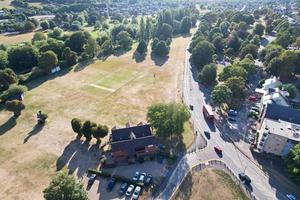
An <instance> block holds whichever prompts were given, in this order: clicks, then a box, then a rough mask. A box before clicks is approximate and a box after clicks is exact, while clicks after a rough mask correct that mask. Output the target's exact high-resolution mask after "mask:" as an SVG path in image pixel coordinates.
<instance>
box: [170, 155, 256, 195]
mask: <svg viewBox="0 0 300 200" xmlns="http://www.w3.org/2000/svg"><path fill="white" fill-rule="evenodd" d="M206 168H215V169H219V170H222V171H224V172H226V173H227V174H229V175H230V177H231V178H232V180H233V181H234V182H235V184H237V185H239V187H240V188H241V189H242V190H243V192H244V193H245V194H246V195H247V197H248V198H250V199H251V200H257V198H256V197H255V196H254V194H252V193H251V192H250V191H249V190H247V188H246V187H245V186H244V184H243V182H241V181H240V179H239V178H238V177H237V176H236V175H235V174H234V173H233V172H232V170H231V169H230V168H229V167H228V166H227V165H226V164H225V163H224V162H222V161H220V160H210V161H208V162H206V163H200V164H198V165H196V166H194V167H193V168H192V169H191V170H190V171H189V173H195V172H200V171H201V170H203V169H206ZM189 173H187V174H186V175H185V177H186V176H187V175H188V174H189ZM185 177H184V178H183V179H182V180H181V183H180V184H179V185H178V187H177V188H176V189H175V190H174V192H173V194H172V196H173V195H174V194H175V193H176V191H177V190H178V188H179V186H180V185H181V184H182V182H183V180H184V179H185ZM172 196H171V197H170V199H171V198H172Z"/></svg>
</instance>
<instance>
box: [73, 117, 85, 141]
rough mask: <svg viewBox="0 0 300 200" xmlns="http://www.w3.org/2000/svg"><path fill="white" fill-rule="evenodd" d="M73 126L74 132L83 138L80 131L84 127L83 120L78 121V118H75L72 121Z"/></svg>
mask: <svg viewBox="0 0 300 200" xmlns="http://www.w3.org/2000/svg"><path fill="white" fill-rule="evenodd" d="M71 126H72V129H73V131H74V132H75V133H77V134H78V136H79V137H81V136H82V133H81V131H80V130H81V127H82V122H81V120H80V119H78V118H73V119H72V120H71Z"/></svg>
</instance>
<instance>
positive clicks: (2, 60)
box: [0, 50, 8, 69]
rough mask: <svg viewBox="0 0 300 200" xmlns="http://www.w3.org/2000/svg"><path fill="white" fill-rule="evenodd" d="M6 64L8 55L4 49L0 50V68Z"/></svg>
mask: <svg viewBox="0 0 300 200" xmlns="http://www.w3.org/2000/svg"><path fill="white" fill-rule="evenodd" d="M7 65H8V55H7V52H6V51H3V50H0V69H4V68H5V67H7Z"/></svg>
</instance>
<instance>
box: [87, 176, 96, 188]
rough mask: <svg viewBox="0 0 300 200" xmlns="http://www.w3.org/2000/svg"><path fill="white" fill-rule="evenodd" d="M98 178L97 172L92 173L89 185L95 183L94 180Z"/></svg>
mask: <svg viewBox="0 0 300 200" xmlns="http://www.w3.org/2000/svg"><path fill="white" fill-rule="evenodd" d="M96 178H97V175H96V174H92V175H91V176H90V178H89V181H88V185H89V186H91V185H93V183H94V181H95V180H96Z"/></svg>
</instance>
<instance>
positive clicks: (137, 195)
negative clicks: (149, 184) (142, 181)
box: [132, 186, 142, 200]
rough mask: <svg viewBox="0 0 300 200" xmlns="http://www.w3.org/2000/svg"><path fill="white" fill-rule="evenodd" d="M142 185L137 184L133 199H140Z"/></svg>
mask: <svg viewBox="0 0 300 200" xmlns="http://www.w3.org/2000/svg"><path fill="white" fill-rule="evenodd" d="M141 189H142V188H141V187H140V186H136V188H135V190H134V192H133V195H132V199H133V200H137V199H139V195H140V192H141Z"/></svg>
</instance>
